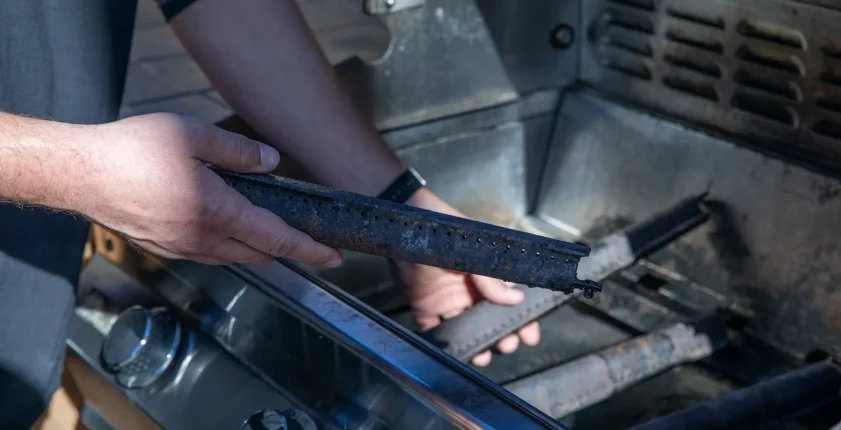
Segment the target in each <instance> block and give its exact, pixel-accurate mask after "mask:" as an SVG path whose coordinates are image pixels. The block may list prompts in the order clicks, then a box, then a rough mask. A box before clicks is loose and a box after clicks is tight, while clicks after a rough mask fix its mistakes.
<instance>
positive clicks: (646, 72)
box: [602, 58, 651, 81]
mask: <svg viewBox="0 0 841 430" xmlns="http://www.w3.org/2000/svg"><path fill="white" fill-rule="evenodd" d="M602 65H604V67H607V68H608V69H611V70H615V71H617V72H620V73H624V74H626V75H629V76H633V77H635V78H640V79H644V80H646V81H650V80H651V70H650V69H649V68H648V66H646V65H645V64H643V63H641V62H636V61H628V60H621V59H619V58H605V59H603V60H602Z"/></svg>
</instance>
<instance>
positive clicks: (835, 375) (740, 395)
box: [632, 362, 841, 430]
mask: <svg viewBox="0 0 841 430" xmlns="http://www.w3.org/2000/svg"><path fill="white" fill-rule="evenodd" d="M839 392H841V369H839V368H838V365H836V364H834V363H831V362H824V363H818V364H813V365H810V366H807V367H803V368H801V369H798V370H795V371H792V372H789V373H785V374H783V375H780V376H777V377H776V378H773V379H769V380H767V381H764V382H761V383H759V384H756V385H753V386H751V387H747V388H744V389H741V390H739V391H734V392H732V393H730V394H727V395H724V396H721V397H719V398H717V399H714V400H711V401H709V402H706V403H703V404H701V405H698V406H696V407H694V408H688V409H684V410H682V411H679V412H675V413H673V414H671V415H667V416H664V417H661V418H658V419H655V420H653V421H651V422H648V423H646V424H642V425H639V426H635V427H633V428H632V430H666V429H677V428H679V429H683V430H728V429H733V430H736V429H747V428H754V429H758V428H779V426H780V425H781V424H783V423H786V422H789V421H791V420H793V419H795V418H797V417H799V416H802V415H803V414H806V413H808V412H810V411H814V410H815V409H816V408H818V407H821V406H825V405H831V404H837V402H838V401H839V400H841V395H839Z"/></svg>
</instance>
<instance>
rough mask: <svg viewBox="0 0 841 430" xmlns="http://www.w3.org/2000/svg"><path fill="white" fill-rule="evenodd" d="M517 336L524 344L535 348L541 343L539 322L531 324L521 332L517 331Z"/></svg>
mask: <svg viewBox="0 0 841 430" xmlns="http://www.w3.org/2000/svg"><path fill="white" fill-rule="evenodd" d="M517 335H519V336H520V340H522V341H523V343H524V344H526V345H528V346H535V345H537V344H538V343H540V325H539V324H538V323H537V321H535V322H533V323H530V324H528V325H526V326H525V327H523V328H521V329H520V330H517Z"/></svg>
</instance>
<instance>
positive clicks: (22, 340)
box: [0, 0, 148, 429]
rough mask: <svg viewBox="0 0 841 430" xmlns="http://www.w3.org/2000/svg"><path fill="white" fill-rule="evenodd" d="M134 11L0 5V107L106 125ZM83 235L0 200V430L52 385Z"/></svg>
mask: <svg viewBox="0 0 841 430" xmlns="http://www.w3.org/2000/svg"><path fill="white" fill-rule="evenodd" d="M143 1H148V0H143ZM135 13H136V0H3V1H2V2H0V109H2V110H3V111H7V112H12V113H17V114H23V115H27V116H33V117H40V118H47V119H53V120H57V121H63V122H72V123H103V122H109V121H113V120H116V119H117V115H118V112H119V106H120V99H121V98H122V93H123V86H124V81H125V76H126V67H127V64H128V59H129V50H130V46H131V37H132V33H133V29H134V18H135ZM87 232H88V226H87V224H86V222H85V221H84V220H82V219H80V218H78V217H73V216H70V215H67V214H58V213H50V212H48V211H44V210H37V209H31V208H29V209H21V208H19V207H16V206H14V205H10V204H0V428H2V429H28V428H29V427H30V426H31V424H32V423H33V422H34V421H35V420H36V419H37V418H38V416H39V415H40V414H41V413H42V411H43V410H44V408H45V407H46V405H47V404H48V403H49V401H50V399H51V397H52V395H53V393H54V392H55V390H56V389H57V388H58V386H59V381H60V377H61V371H62V367H63V364H64V362H63V356H64V350H65V349H64V348H65V346H64V340H65V334H66V328H67V321H68V318H69V316H70V312H71V311H72V306H73V300H74V286H75V284H76V283H77V282H78V277H79V271H80V265H81V258H82V250H83V246H84V241H85V238H86V236H87Z"/></svg>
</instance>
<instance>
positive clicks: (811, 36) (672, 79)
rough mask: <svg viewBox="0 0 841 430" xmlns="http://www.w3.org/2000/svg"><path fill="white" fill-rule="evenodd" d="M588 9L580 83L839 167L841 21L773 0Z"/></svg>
mask: <svg viewBox="0 0 841 430" xmlns="http://www.w3.org/2000/svg"><path fill="white" fill-rule="evenodd" d="M583 4H584V9H583V19H584V23H585V25H587V26H588V30H587V31H588V35H589V41H588V44H586V45H585V46H584V52H583V53H582V57H581V70H582V73H581V77H582V79H583V81H585V82H587V83H589V84H591V85H593V86H595V87H597V88H599V89H601V90H603V91H606V92H608V93H611V94H614V95H616V96H619V97H621V98H623V99H626V100H629V101H632V102H634V103H638V104H640V105H642V106H645V107H647V108H651V109H654V110H657V111H659V112H661V113H665V114H668V115H673V116H677V117H680V118H683V119H686V120H689V121H693V122H696V123H699V124H702V125H703V126H706V127H709V128H712V129H715V130H719V131H723V132H727V133H732V134H734V135H738V136H741V137H743V138H746V139H749V140H750V141H752V142H753V143H758V144H763V145H765V146H766V147H769V148H772V149H773V150H775V151H779V152H781V153H786V154H791V155H796V156H797V157H800V158H802V159H804V160H808V161H809V162H811V163H816V164H821V165H824V166H829V167H833V168H837V167H841V162H839V160H840V159H841V102H840V101H841V78H840V77H839V76H841V75H839V74H838V66H839V65H841V63H839V61H841V60H839V59H841V29H839V27H838V24H837V23H838V21H839V19H841V12H839V11H835V10H830V9H825V8H820V7H816V6H813V5H807V4H804V3H796V2H790V1H776V0H775V1H768V0H750V1H738V2H736V1H727V0H716V1H707V2H703V5H700V4H699V3H698V2H692V1H689V0H597V1H587V2H583Z"/></svg>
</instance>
